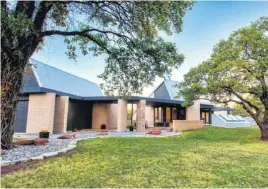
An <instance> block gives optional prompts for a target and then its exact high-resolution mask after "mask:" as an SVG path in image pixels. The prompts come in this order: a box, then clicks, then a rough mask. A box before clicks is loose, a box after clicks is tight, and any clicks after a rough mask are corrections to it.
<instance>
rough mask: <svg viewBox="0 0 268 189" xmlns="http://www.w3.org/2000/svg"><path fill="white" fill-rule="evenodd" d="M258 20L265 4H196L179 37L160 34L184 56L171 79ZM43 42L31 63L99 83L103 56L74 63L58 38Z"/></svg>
mask: <svg viewBox="0 0 268 189" xmlns="http://www.w3.org/2000/svg"><path fill="white" fill-rule="evenodd" d="M262 16H268V1H266V2H265V1H263V2H253V1H251V2H250V1H222V2H219V1H217V2H216V1H199V2H197V3H196V4H195V5H194V6H193V8H192V10H188V11H187V13H186V15H185V17H184V18H183V27H182V30H183V31H182V32H181V33H179V34H173V35H171V36H167V35H165V34H164V33H162V32H161V33H160V35H161V36H162V37H163V38H164V39H165V40H166V41H170V42H173V43H176V46H177V48H178V50H179V52H180V53H182V54H184V56H185V60H184V63H183V64H182V65H181V66H180V68H179V69H174V70H173V72H172V76H171V79H172V80H175V81H181V80H183V75H184V74H186V73H187V72H188V71H189V69H190V68H191V67H195V66H197V65H198V64H200V63H201V62H202V61H205V60H207V59H208V58H209V57H210V54H211V53H212V50H213V46H214V45H216V44H217V43H218V42H219V41H220V40H221V39H227V38H228V36H229V35H230V34H231V33H232V32H233V31H235V30H237V29H239V28H242V27H246V26H249V25H250V23H251V22H254V21H256V20H257V19H258V18H260V17H262ZM45 42H46V43H45V46H44V48H43V49H42V50H41V51H38V52H36V53H35V54H34V55H33V58H34V59H36V60H39V61H41V62H44V63H46V64H49V65H51V66H54V67H57V68H59V69H62V70H64V71H67V72H69V73H72V74H74V75H77V76H79V77H82V78H85V79H88V80H90V81H93V82H95V83H98V84H100V83H101V82H103V81H102V80H101V79H100V78H98V77H97V76H98V75H99V74H101V73H102V72H103V71H104V67H105V62H104V59H105V58H104V56H99V57H93V56H92V55H87V56H83V55H81V56H79V57H78V58H77V61H74V60H70V59H68V57H67V56H66V54H65V51H66V46H65V44H64V42H63V38H62V37H59V36H57V37H50V38H47V39H46V41H45ZM162 81H163V78H156V80H155V82H154V84H153V85H152V86H149V87H147V88H145V89H144V90H143V94H142V95H143V96H148V95H149V94H150V93H151V92H152V91H153V89H154V88H155V87H157V86H158V85H159V84H160V83H161V82H162Z"/></svg>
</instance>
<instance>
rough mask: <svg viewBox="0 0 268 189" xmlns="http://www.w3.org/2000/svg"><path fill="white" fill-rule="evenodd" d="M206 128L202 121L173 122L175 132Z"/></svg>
mask: <svg viewBox="0 0 268 189" xmlns="http://www.w3.org/2000/svg"><path fill="white" fill-rule="evenodd" d="M203 127H204V124H203V121H202V120H173V131H175V132H178V131H189V130H196V129H202V128H203Z"/></svg>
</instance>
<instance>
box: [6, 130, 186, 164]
mask: <svg viewBox="0 0 268 189" xmlns="http://www.w3.org/2000/svg"><path fill="white" fill-rule="evenodd" d="M70 134H75V139H57V137H58V136H61V135H62V134H50V136H49V137H50V139H49V142H48V143H47V144H45V145H40V146H35V145H21V146H18V147H17V148H13V149H10V150H6V151H5V153H4V155H2V157H1V166H5V165H10V164H14V163H17V162H26V161H28V160H41V159H43V158H44V157H45V158H46V157H51V156H55V155H58V154H59V153H65V152H67V151H68V150H71V149H74V148H75V147H76V142H77V141H78V140H85V139H89V138H104V137H105V138H106V137H167V136H175V135H179V134H181V133H178V132H167V131H165V130H162V132H161V135H150V134H146V132H129V131H126V132H108V135H98V132H96V131H81V132H76V133H70ZM14 138H27V139H31V138H38V134H25V133H15V134H14Z"/></svg>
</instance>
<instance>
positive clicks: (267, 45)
mask: <svg viewBox="0 0 268 189" xmlns="http://www.w3.org/2000/svg"><path fill="white" fill-rule="evenodd" d="M179 88H180V94H181V95H182V96H183V97H184V98H185V103H184V105H187V104H190V103H191V102H192V101H194V100H197V99H206V100H210V101H211V102H214V103H229V102H234V103H237V104H239V105H241V106H242V107H243V108H244V109H245V110H246V111H247V112H248V114H249V115H251V116H252V118H254V120H255V121H256V122H257V124H258V125H259V126H260V128H261V131H262V138H265V139H267V138H268V17H261V18H260V19H258V20H257V21H256V22H254V23H252V24H251V25H250V26H249V27H245V28H241V29H239V30H237V31H235V32H233V33H232V34H231V35H230V37H229V38H228V39H227V40H221V41H220V42H219V43H218V44H217V45H216V46H215V47H214V49H213V53H212V54H211V57H210V58H209V59H208V60H206V61H204V62H202V63H201V64H199V65H198V66H197V67H195V68H192V69H191V70H190V71H189V72H188V73H187V74H186V75H185V76H184V81H183V82H182V83H181V84H180V86H179ZM249 98H254V99H255V100H249ZM259 104H261V106H263V107H264V109H265V111H264V114H263V109H262V108H260V106H259ZM260 114H263V120H262V121H260V120H259V119H258V117H259V116H260Z"/></svg>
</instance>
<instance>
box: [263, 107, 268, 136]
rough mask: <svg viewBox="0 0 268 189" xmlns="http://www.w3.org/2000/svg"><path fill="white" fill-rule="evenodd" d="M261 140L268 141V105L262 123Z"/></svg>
mask: <svg viewBox="0 0 268 189" xmlns="http://www.w3.org/2000/svg"><path fill="white" fill-rule="evenodd" d="M261 140H267V141H268V107H265V111H264V117H263V123H262V124H261Z"/></svg>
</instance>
